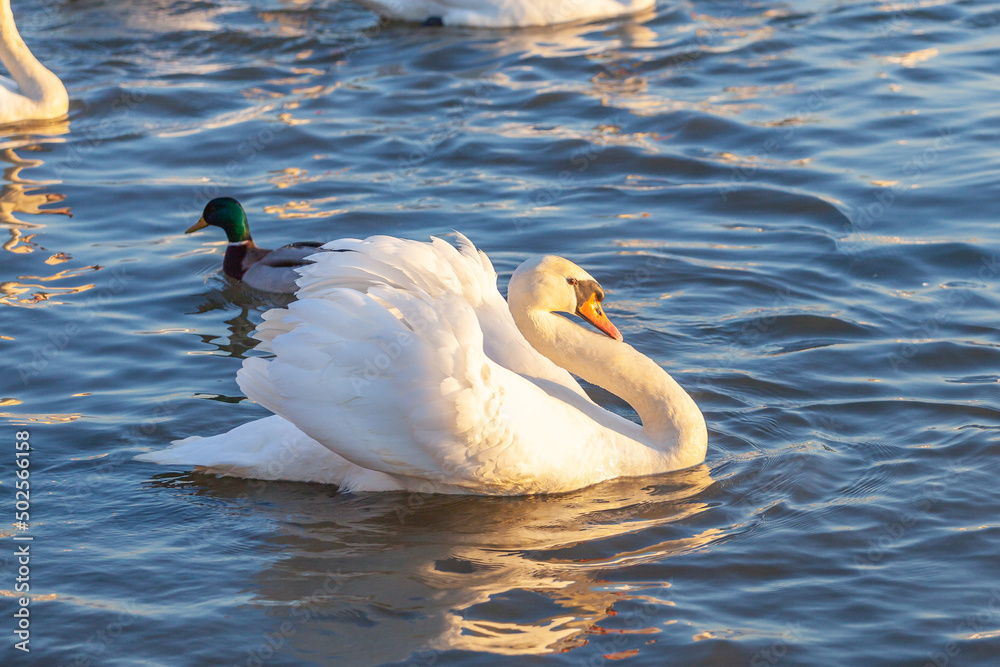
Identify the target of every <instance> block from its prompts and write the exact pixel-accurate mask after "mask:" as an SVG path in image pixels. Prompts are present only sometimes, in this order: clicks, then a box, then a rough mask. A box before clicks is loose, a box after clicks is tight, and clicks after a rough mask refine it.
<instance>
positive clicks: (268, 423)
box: [137, 235, 707, 495]
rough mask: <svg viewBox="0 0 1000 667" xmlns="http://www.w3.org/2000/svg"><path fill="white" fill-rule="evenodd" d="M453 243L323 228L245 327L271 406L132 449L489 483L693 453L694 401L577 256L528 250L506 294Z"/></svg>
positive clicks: (690, 458)
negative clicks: (615, 405) (258, 317)
mask: <svg viewBox="0 0 1000 667" xmlns="http://www.w3.org/2000/svg"><path fill="white" fill-rule="evenodd" d="M459 244H460V247H459V248H457V249H456V248H455V247H453V246H452V245H450V244H449V243H446V242H445V241H442V240H440V239H434V240H432V241H431V242H429V243H423V242H418V241H407V240H401V239H396V238H391V237H384V236H382V237H378V236H376V237H372V238H369V239H366V240H364V241H359V240H355V239H344V240H340V241H333V242H330V243H327V244H326V245H325V246H324V248H325V249H327V250H348V251H349V252H322V253H318V254H316V255H313V256H312V259H313V260H314V262H315V263H314V264H310V265H307V266H304V267H301V268H299V269H298V271H299V273H300V274H301V278H300V279H299V291H298V292H297V296H298V300H297V301H296V302H294V303H292V304H291V305H289V306H288V307H287V308H284V309H273V310H270V311H268V312H267V313H265V314H264V321H263V322H262V323H261V324H260V326H258V327H257V330H256V332H255V333H254V336H255V337H256V338H258V339H259V340H260V341H261V345H260V346H259V349H262V350H264V351H268V352H272V353H273V354H274V357H273V358H272V359H264V358H261V357H254V358H249V359H246V360H244V362H243V368H242V369H241V370H240V371H239V373H238V375H237V381H238V383H239V385H240V388H241V389H242V390H243V391H244V392H245V393H246V395H247V396H249V397H250V398H252V399H253V400H255V401H257V402H258V403H260V404H262V405H263V406H265V407H266V408H268V409H269V410H271V411H272V412H274V413H275V414H276V415H277V416H273V417H267V418H264V419H260V420H258V421H255V422H251V423H249V424H244V425H242V426H239V427H237V428H235V429H233V430H232V431H230V432H228V433H225V434H222V435H217V436H213V437H209V438H199V437H194V438H188V439H186V440H181V441H178V442H176V443H174V445H173V446H171V447H169V448H167V449H164V450H161V451H157V452H151V453H148V454H143V455H140V456H139V457H137V458H138V459H140V460H145V461H153V462H156V463H163V464H182V465H194V466H201V467H202V468H204V469H206V470H207V471H209V472H216V473H222V474H232V475H238V476H243V477H254V478H262V479H287V480H298V481H315V482H327V483H333V484H338V485H341V486H342V487H343V488H345V489H346V490H360V491H383V490H400V489H404V490H414V491H422V492H436V493H479V494H497V495H517V494H529V493H554V492H562V491H569V490H573V489H578V488H582V487H585V486H589V485H591V484H594V483H597V482H600V481H603V480H608V479H612V478H614V477H619V476H637V475H647V474H651V473H659V472H666V471H670V470H676V469H680V468H686V467H688V466H692V465H695V464H697V463H700V462H701V461H702V460H704V458H705V451H706V446H707V435H706V429H705V420H704V418H703V417H702V414H701V412H700V411H699V410H698V407H697V406H696V405H695V403H694V401H693V400H692V399H691V397H690V396H688V395H687V393H685V392H684V390H683V389H682V388H681V387H680V385H678V384H677V382H675V381H674V380H673V378H671V377H670V376H669V375H668V374H667V373H666V372H665V371H664V370H663V369H662V368H660V367H659V366H658V365H657V364H656V363H655V362H654V361H652V360H651V359H649V358H648V357H646V356H644V355H642V354H640V353H639V352H637V351H636V350H635V349H633V348H632V347H631V346H630V345H628V344H626V343H623V342H621V334H619V333H618V330H617V329H616V328H615V327H614V325H613V324H611V322H610V321H609V320H608V319H607V317H606V316H605V315H604V312H603V310H602V308H601V304H600V302H601V301H602V299H603V298H604V292H603V290H602V289H601V287H600V285H598V284H597V282H596V281H595V280H594V279H593V278H592V277H591V276H590V275H589V274H588V273H587V272H586V271H584V270H583V269H581V268H580V267H578V266H576V265H575V264H573V263H572V262H570V261H568V260H566V259H562V258H560V257H553V256H545V257H537V258H534V259H529V260H528V261H526V262H525V263H524V264H522V265H521V266H520V267H519V268H518V269H517V271H515V272H514V275H513V276H512V277H511V280H510V286H509V288H508V294H509V309H508V304H507V302H505V301H504V299H503V297H502V296H501V295H500V293H499V292H498V291H497V287H496V278H497V276H496V273H495V271H494V270H493V266H492V264H491V263H490V261H489V259H488V258H487V257H486V255H485V254H483V253H481V252H479V251H478V250H476V248H475V247H474V246H473V245H472V243H471V242H470V241H468V240H467V239H466V238H465V237H463V236H461V235H459ZM559 312H574V313H576V314H578V315H580V316H582V317H583V318H584V319H587V320H589V321H590V322H591V323H592V324H594V325H595V326H596V327H598V328H599V329H600V330H601V331H602V332H603V333H598V332H596V331H593V330H590V329H585V328H584V327H581V326H579V325H577V324H575V323H573V322H571V321H570V320H569V319H567V318H566V317H563V316H562V315H558V314H556V313H559ZM570 372H572V373H575V374H577V375H579V376H580V377H582V378H584V379H586V380H588V381H589V382H593V383H594V384H597V385H599V386H601V387H603V388H605V389H607V390H608V391H610V392H612V393H614V394H616V395H618V396H621V397H622V398H624V399H625V400H626V401H628V402H629V404H631V405H632V406H633V407H634V408H635V409H636V411H637V412H638V413H639V417H640V418H641V419H642V426H641V427H640V426H639V425H637V424H635V423H633V422H631V421H629V420H627V419H624V418H622V417H620V416H618V415H616V414H614V413H612V412H609V411H608V410H605V409H604V408H601V407H600V406H598V405H597V404H595V403H593V402H592V401H591V400H590V399H589V398H587V395H586V394H585V393H584V391H583V389H582V388H581V387H580V385H579V384H578V383H577V382H576V380H574V379H573V377H572V376H571V375H570ZM320 443H322V444H320ZM324 445H325V446H324Z"/></svg>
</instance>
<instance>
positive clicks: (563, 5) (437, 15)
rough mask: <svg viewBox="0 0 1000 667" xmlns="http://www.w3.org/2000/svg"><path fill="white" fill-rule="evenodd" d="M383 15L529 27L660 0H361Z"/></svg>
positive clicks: (622, 11)
mask: <svg viewBox="0 0 1000 667" xmlns="http://www.w3.org/2000/svg"><path fill="white" fill-rule="evenodd" d="M358 1H359V2H360V4H362V5H365V6H366V7H369V8H370V9H373V10H374V11H376V12H378V13H379V14H380V15H382V16H385V17H388V18H391V19H398V20H402V21H412V22H415V23H423V24H424V25H427V26H442V25H444V26H471V27H477V28H526V27H530V26H546V25H552V24H554V23H565V22H567V21H596V20H599V19H607V18H612V17H615V16H623V15H626V14H636V13H638V12H641V11H643V10H646V9H649V8H650V7H652V6H653V5H655V4H656V0H358Z"/></svg>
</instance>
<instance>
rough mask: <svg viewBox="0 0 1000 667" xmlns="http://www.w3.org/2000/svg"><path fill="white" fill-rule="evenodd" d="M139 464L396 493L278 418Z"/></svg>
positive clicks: (392, 485)
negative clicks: (186, 467) (153, 464)
mask: <svg viewBox="0 0 1000 667" xmlns="http://www.w3.org/2000/svg"><path fill="white" fill-rule="evenodd" d="M135 460H136V461H148V462H150V463H158V464H161V465H180V466H194V467H195V468H197V469H199V470H201V471H202V472H207V473H213V474H218V475H231V476H234V477H245V478H250V479H266V480H285V481H292V482H317V483H321V484H336V485H338V486H340V487H341V488H342V489H343V490H345V491H353V490H355V489H364V490H368V491H392V490H398V489H401V488H402V487H401V486H400V485H399V483H398V482H396V481H395V480H394V479H392V478H391V477H388V476H387V475H382V474H381V473H377V472H374V471H372V470H365V469H364V468H359V467H358V466H356V465H354V464H352V463H350V462H349V461H347V460H345V459H344V458H343V457H341V456H338V455H337V454H335V453H333V452H332V451H330V450H329V449H327V448H326V447H324V446H323V445H321V444H320V443H318V442H316V441H315V440H313V439H312V438H310V437H309V436H307V435H306V434H305V433H303V432H302V431H300V430H299V429H297V428H296V427H295V426H294V425H293V424H291V423H290V422H288V421H286V420H284V419H282V418H281V417H278V416H272V417H265V418H264V419H258V420H257V421H253V422H249V423H247V424H243V425H241V426H237V427H236V428H234V429H233V430H231V431H229V432H228V433H221V434H219V435H214V436H210V437H207V438H202V437H200V436H192V437H190V438H185V439H183V440H177V441H175V442H174V443H172V444H171V446H170V447H167V448H166V449H161V450H159V451H155V452H148V453H145V454H140V455H138V456H136V457H135Z"/></svg>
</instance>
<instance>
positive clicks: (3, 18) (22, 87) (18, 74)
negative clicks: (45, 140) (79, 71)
mask: <svg viewBox="0 0 1000 667" xmlns="http://www.w3.org/2000/svg"><path fill="white" fill-rule="evenodd" d="M0 60H2V61H3V64H4V67H6V68H7V71H8V72H10V75H11V76H12V77H13V78H14V80H13V81H12V80H10V79H8V78H6V77H2V76H0V123H15V122H18V121H22V120H32V119H46V118H58V117H59V116H63V115H65V114H66V112H67V111H68V110H69V96H68V95H67V94H66V87H65V86H63V84H62V81H60V80H59V77H57V76H56V75H55V74H53V73H52V72H50V71H49V70H48V69H47V68H46V67H45V66H44V65H42V63H40V62H38V59H37V58H35V56H33V55H32V54H31V51H30V50H28V46H27V45H26V44H25V43H24V40H23V39H21V35H20V34H19V33H18V32H17V26H16V25H14V14H13V12H11V10H10V0H0Z"/></svg>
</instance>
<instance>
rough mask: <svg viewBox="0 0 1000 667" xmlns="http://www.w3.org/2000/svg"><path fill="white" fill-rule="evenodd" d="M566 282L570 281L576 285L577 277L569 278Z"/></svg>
mask: <svg viewBox="0 0 1000 667" xmlns="http://www.w3.org/2000/svg"><path fill="white" fill-rule="evenodd" d="M566 282H567V283H569V284H570V285H575V284H576V278H567V279H566Z"/></svg>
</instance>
